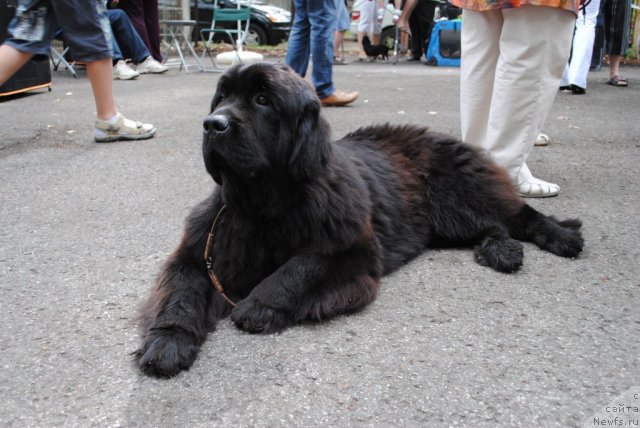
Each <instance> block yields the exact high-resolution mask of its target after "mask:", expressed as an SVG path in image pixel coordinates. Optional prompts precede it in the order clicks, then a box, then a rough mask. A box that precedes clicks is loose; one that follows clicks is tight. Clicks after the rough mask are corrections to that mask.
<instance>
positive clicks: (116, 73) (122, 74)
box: [113, 60, 140, 80]
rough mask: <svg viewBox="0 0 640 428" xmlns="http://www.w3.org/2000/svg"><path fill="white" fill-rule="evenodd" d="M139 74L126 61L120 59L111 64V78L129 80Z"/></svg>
mask: <svg viewBox="0 0 640 428" xmlns="http://www.w3.org/2000/svg"><path fill="white" fill-rule="evenodd" d="M138 76H140V73H138V72H137V71H135V70H134V69H133V68H131V67H129V66H128V65H127V63H126V62H124V61H123V60H120V61H118V62H116V65H114V66H113V78H114V79H120V80H131V79H135V78H136V77H138Z"/></svg>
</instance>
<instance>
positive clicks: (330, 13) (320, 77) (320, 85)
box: [307, 0, 336, 99]
mask: <svg viewBox="0 0 640 428" xmlns="http://www.w3.org/2000/svg"><path fill="white" fill-rule="evenodd" d="M307 7H308V10H307V12H308V14H309V15H308V16H309V22H310V23H311V57H312V61H313V68H312V70H311V81H312V83H313V86H314V88H315V89H316V93H317V94H318V97H319V98H321V99H322V98H326V97H328V96H329V95H331V94H332V93H333V92H334V91H335V87H334V86H333V69H332V63H333V33H334V29H335V20H336V8H335V3H334V2H332V1H324V0H309V1H308V2H307Z"/></svg>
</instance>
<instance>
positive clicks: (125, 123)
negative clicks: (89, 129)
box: [94, 113, 156, 143]
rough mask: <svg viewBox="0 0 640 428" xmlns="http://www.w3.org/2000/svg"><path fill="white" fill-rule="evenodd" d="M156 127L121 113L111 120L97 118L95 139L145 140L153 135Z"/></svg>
mask: <svg viewBox="0 0 640 428" xmlns="http://www.w3.org/2000/svg"><path fill="white" fill-rule="evenodd" d="M155 133H156V127H155V126H153V125H151V124H150V123H140V122H134V121H133V120H129V119H127V118H126V117H124V116H123V115H121V114H120V113H116V115H115V116H114V117H113V118H112V119H111V120H101V119H96V129H95V131H94V140H95V141H96V143H109V142H111V141H120V140H144V139H147V138H151V137H153V135H154V134H155Z"/></svg>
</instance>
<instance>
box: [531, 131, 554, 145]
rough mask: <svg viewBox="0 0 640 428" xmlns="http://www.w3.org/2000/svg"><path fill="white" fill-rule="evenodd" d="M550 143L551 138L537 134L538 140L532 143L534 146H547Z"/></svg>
mask: <svg viewBox="0 0 640 428" xmlns="http://www.w3.org/2000/svg"><path fill="white" fill-rule="evenodd" d="M550 142H551V138H549V136H548V135H547V134H538V138H536V141H534V142H533V145H534V146H547V145H549V143H550Z"/></svg>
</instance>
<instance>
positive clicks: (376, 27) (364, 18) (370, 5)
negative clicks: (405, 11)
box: [358, 0, 382, 34]
mask: <svg viewBox="0 0 640 428" xmlns="http://www.w3.org/2000/svg"><path fill="white" fill-rule="evenodd" d="M360 3H361V6H360V21H359V22H358V32H359V33H373V34H380V33H382V22H378V20H377V19H376V16H377V14H378V6H377V5H378V2H377V0H363V1H361V2H360Z"/></svg>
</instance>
